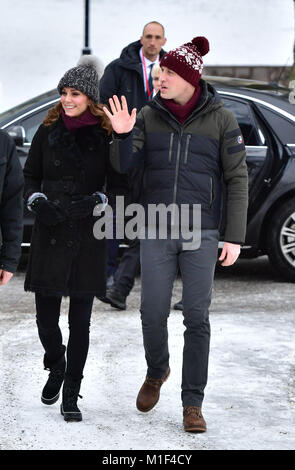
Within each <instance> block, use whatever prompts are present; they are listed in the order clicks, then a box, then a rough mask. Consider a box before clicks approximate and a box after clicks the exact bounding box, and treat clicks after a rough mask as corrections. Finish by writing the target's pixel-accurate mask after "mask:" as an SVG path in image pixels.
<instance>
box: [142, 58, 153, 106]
mask: <svg viewBox="0 0 295 470" xmlns="http://www.w3.org/2000/svg"><path fill="white" fill-rule="evenodd" d="M142 63H143V69H144V78H145V84H146V91H147V95H148V99H149V100H150V98H151V95H152V93H153V88H152V89H151V90H150V86H149V81H148V77H147V71H146V65H145V58H144V53H143V51H142ZM150 73H152V71H150Z"/></svg>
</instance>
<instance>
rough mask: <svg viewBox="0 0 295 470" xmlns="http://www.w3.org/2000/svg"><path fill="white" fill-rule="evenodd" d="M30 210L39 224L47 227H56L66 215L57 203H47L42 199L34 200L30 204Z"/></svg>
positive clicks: (46, 200)
mask: <svg viewBox="0 0 295 470" xmlns="http://www.w3.org/2000/svg"><path fill="white" fill-rule="evenodd" d="M30 210H31V211H32V212H34V213H35V214H36V218H37V220H38V221H39V222H41V223H42V224H44V225H47V226H51V225H57V224H59V223H60V222H63V221H64V220H65V218H66V214H65V212H64V210H63V209H62V207H61V206H60V204H59V203H57V202H53V201H48V199H45V198H44V197H38V198H36V199H35V200H34V201H33V202H32V204H30Z"/></svg>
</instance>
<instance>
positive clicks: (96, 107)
mask: <svg viewBox="0 0 295 470" xmlns="http://www.w3.org/2000/svg"><path fill="white" fill-rule="evenodd" d="M104 106H105V107H106V108H107V106H106V105H104V104H102V103H94V101H92V100H90V103H89V110H90V112H91V113H92V114H93V115H94V116H97V117H100V118H101V121H100V125H101V127H102V128H103V129H105V130H106V131H107V133H108V135H110V134H111V133H112V130H113V128H112V125H111V121H110V120H109V118H108V117H107V115H106V113H105V112H104V110H103V109H102V108H103V107H104ZM61 111H62V105H61V102H60V101H59V102H58V103H57V104H56V105H55V106H54V108H51V109H50V110H49V111H48V114H47V116H46V117H45V119H44V121H43V124H44V126H50V125H51V124H53V123H54V122H55V121H57V119H58V118H59V116H60V115H61Z"/></svg>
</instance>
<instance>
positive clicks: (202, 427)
mask: <svg viewBox="0 0 295 470" xmlns="http://www.w3.org/2000/svg"><path fill="white" fill-rule="evenodd" d="M183 427H184V430H185V431H186V432H199V433H201V432H206V431H207V426H206V421H205V420H204V418H203V415H202V412H201V408H200V407H199V406H184V407H183Z"/></svg>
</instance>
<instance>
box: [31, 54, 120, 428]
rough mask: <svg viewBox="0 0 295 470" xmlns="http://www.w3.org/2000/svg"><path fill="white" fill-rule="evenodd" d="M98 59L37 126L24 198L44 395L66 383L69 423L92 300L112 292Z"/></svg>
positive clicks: (110, 181)
mask: <svg viewBox="0 0 295 470" xmlns="http://www.w3.org/2000/svg"><path fill="white" fill-rule="evenodd" d="M93 59H94V61H93ZM95 60H96V59H95V58H93V57H90V56H87V57H86V61H87V62H85V63H84V64H83V63H82V64H81V65H78V66H77V67H74V68H72V69H70V70H68V71H67V72H66V73H65V75H64V76H63V77H62V78H61V80H60V82H59V84H58V91H59V93H60V95H61V99H60V102H59V103H58V104H57V105H56V106H55V107H54V108H53V109H51V110H50V111H49V113H48V115H47V117H46V118H45V120H44V122H43V124H41V126H40V127H39V129H38V130H37V132H36V134H35V136H34V138H33V141H32V145H31V149H30V153H29V156H28V159H27V161H26V164H25V168H24V175H25V202H26V204H27V207H28V208H29V210H31V211H33V212H34V213H35V215H36V220H35V225H34V229H33V235H32V243H31V252H30V259H29V264H28V270H27V274H26V279H25V290H26V291H32V292H34V293H35V301H36V320H37V327H38V333H39V337H40V340H41V343H42V345H43V347H44V350H45V354H44V367H45V369H47V370H49V371H50V374H49V377H48V380H47V382H46V385H45V387H44V388H43V391H42V397H41V400H42V402H43V403H45V404H47V405H51V404H53V403H55V402H56V401H57V400H58V398H59V392H60V389H61V386H62V384H63V391H62V404H61V413H62V414H63V416H64V419H65V420H66V421H81V420H82V414H81V412H80V410H79V408H78V407H77V399H78V394H79V390H80V385H81V380H82V378H83V369H84V365H85V362H86V358H87V353H88V346H89V327H90V317H91V311H92V304H93V299H94V296H97V297H101V296H104V295H105V284H106V241H105V240H97V239H95V238H94V235H93V226H94V223H95V221H96V220H97V217H94V216H93V209H94V207H95V206H96V205H97V204H100V205H101V206H100V207H101V209H102V210H103V209H104V207H105V205H106V201H107V197H106V196H105V195H104V194H103V190H104V187H105V185H106V187H107V192H111V193H112V194H114V193H116V190H115V184H116V174H115V172H114V171H113V170H112V168H111V167H110V164H109V141H110V137H109V136H110V134H111V130H112V129H111V125H110V121H109V119H108V118H107V117H106V115H105V113H104V112H103V111H102V105H101V104H98V102H99V91H98V86H99V76H98V72H97V70H96V68H95ZM96 210H97V209H96ZM63 296H69V298H70V303H69V340H68V345H67V354H66V357H65V351H66V347H65V346H64V345H63V343H62V334H61V330H60V328H59V315H60V306H61V300H62V297H63Z"/></svg>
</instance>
